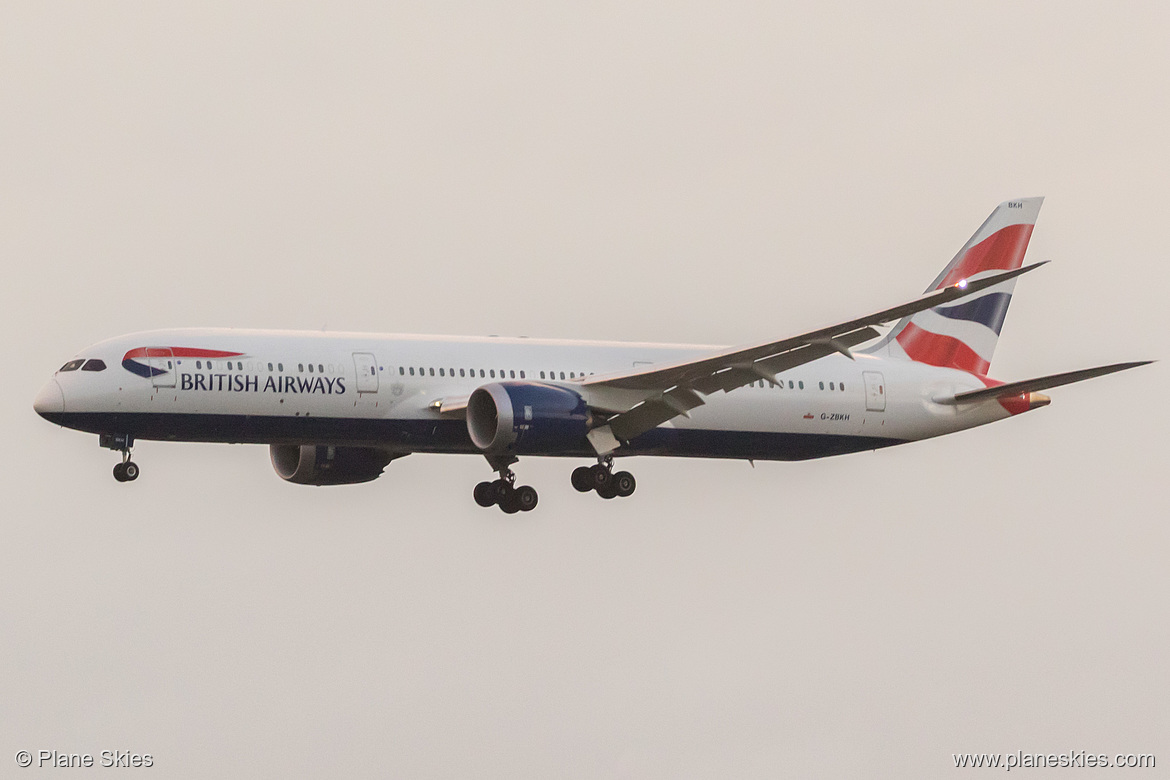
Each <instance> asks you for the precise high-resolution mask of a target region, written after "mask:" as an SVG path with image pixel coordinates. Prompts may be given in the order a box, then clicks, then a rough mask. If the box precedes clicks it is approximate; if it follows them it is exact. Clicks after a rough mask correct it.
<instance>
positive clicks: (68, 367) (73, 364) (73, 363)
mask: <svg viewBox="0 0 1170 780" xmlns="http://www.w3.org/2000/svg"><path fill="white" fill-rule="evenodd" d="M84 362H85V361H84V360H70V361H69V362H68V363H66V364H65V365H63V366H61V367H60V368H59V369H57V370H58V371H76V370H77V369H79V368H81V364H82V363H84Z"/></svg>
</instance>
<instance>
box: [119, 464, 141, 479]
mask: <svg viewBox="0 0 1170 780" xmlns="http://www.w3.org/2000/svg"><path fill="white" fill-rule="evenodd" d="M122 476H124V477H125V478H126V481H127V482H133V481H134V480H136V479H138V464H137V463H135V462H134V461H132V460H128V461H126V462H125V463H123V464H122Z"/></svg>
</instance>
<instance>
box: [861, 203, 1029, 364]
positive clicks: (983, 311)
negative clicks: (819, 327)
mask: <svg viewBox="0 0 1170 780" xmlns="http://www.w3.org/2000/svg"><path fill="white" fill-rule="evenodd" d="M1043 202H1044V198H1023V199H1020V200H1009V201H1005V202H1004V203H1001V204H999V207H998V208H996V210H995V211H993V212H991V216H989V217H988V218H987V220H986V221H985V222H984V223H983V225H982V226H980V228H979V229H978V230H976V231H975V235H973V236H971V238H970V239H969V240H968V241H967V243H966V244H964V245H963V248H962V249H960V250H959V253H958V254H957V255H955V258H954V259H953V260H951V262H950V264H949V265H947V267H946V268H944V269H943V272H942V273H941V274H939V276H938V278H937V279H935V280H934V282H932V283H931V285H930V286H929V287H927V288H926V292H931V291H933V290H938V289H940V288H942V287H946V286H948V285H952V284H957V283H959V282H961V281H962V280H964V279H980V278H982V277H984V276H987V275H988V274H990V273H993V272H995V271H1011V270H1014V269H1016V268H1019V267H1020V266H1021V265H1022V264H1023V262H1024V252H1026V251H1027V249H1028V240H1029V239H1030V238H1031V237H1032V228H1033V227H1034V226H1035V225H1036V216H1037V215H1038V214H1039V213H1040V206H1041V204H1043ZM1015 286H1016V280H1015V279H1011V280H1009V281H1006V282H1004V283H1003V284H997V285H995V286H993V287H988V288H987V289H986V290H983V291H981V292H979V293H977V294H975V295H972V296H971V297H969V298H963V299H961V300H959V301H957V302H955V303H951V304H947V305H946V306H937V307H935V308H933V309H928V310H927V311H923V312H919V313H918V314H914V315H912V316H910V317H905V318H903V319H902V320H901V321H899V322H898V324H897V325H895V326H894V329H893V330H891V331H890V333H889V334H888V335H887V336H886V337H885V338H884V339H882V341H881V342H879V343H878V344H877V345H875V346H874V347H873V348H872V351H877V350H879V349H881V348H883V347H887V346H888V347H889V350H890V354H892V355H898V356H904V357H906V358H908V359H910V360H915V361H918V362H919V363H929V364H930V365H932V366H946V367H949V368H958V369H961V370H963V371H970V372H972V373H975V374H984V375H986V374H987V371H988V369H990V368H991V358H992V356H993V355H994V354H995V345H996V342H997V341H998V340H999V332H1000V329H1001V328H1002V327H1003V321H1004V318H1005V317H1006V316H1007V309H1008V304H1010V303H1011V300H1012V291H1013V290H1014V289H1015Z"/></svg>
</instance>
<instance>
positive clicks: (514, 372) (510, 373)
mask: <svg viewBox="0 0 1170 780" xmlns="http://www.w3.org/2000/svg"><path fill="white" fill-rule="evenodd" d="M508 376H509V377H511V378H512V379H515V378H516V370H515V369H512V370H511V371H509V372H508Z"/></svg>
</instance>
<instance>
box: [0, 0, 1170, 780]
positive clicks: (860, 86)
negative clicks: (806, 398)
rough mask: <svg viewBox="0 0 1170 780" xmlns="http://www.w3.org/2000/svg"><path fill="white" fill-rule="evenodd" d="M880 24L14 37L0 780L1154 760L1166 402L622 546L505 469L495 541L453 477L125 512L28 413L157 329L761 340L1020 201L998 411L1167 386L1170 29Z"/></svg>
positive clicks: (745, 481) (678, 19)
mask: <svg viewBox="0 0 1170 780" xmlns="http://www.w3.org/2000/svg"><path fill="white" fill-rule="evenodd" d="M862 5H863V4H838V5H830V4H823V3H817V4H810V3H796V4H783V3H744V4H737V5H735V6H733V7H728V5H727V4H715V3H710V4H701V3H661V4H648V3H635V4H631V3H611V4H603V3H597V4H587V5H581V6H579V7H572V6H569V5H565V4H559V5H558V4H553V5H549V4H521V3H488V4H457V3H412V4H393V5H390V6H389V7H387V4H382V3H366V4H359V3H351V4H347V5H346V6H345V7H341V8H339V7H337V4H306V3H300V4H292V3H271V4H241V3H238V2H233V3H222V2H203V3H185V4H177V3H169V4H155V3H114V2H110V3H100V4H57V3H41V2H37V3H11V2H9V3H5V4H4V5H3V8H2V10H0V14H2V18H3V20H4V21H3V23H2V24H0V106H2V107H3V120H2V121H0V257H3V260H4V269H5V275H4V277H5V278H4V281H3V284H2V285H0V316H2V317H3V326H4V327H3V334H4V335H3V339H4V355H5V365H6V368H7V370H6V372H5V381H4V382H3V383H2V384H0V403H2V404H3V409H4V413H3V415H2V416H0V422H2V424H3V426H4V428H3V430H4V433H5V440H6V442H7V444H8V449H7V452H8V454H7V456H6V458H5V461H4V463H5V466H4V469H3V470H2V472H0V484H2V485H3V487H4V495H5V499H6V500H5V507H6V511H5V518H4V520H3V521H0V621H2V622H0V625H2V626H3V641H2V642H0V670H3V674H2V675H0V701H2V702H3V706H0V772H3V773H8V772H12V773H14V774H16V775H18V776H24V774H23V773H28V772H32V771H33V770H23V773H22V771H21V770H17V769H16V767H15V765H14V764H13V763H12V755H13V754H14V753H15V752H16V751H17V750H20V749H29V750H33V751H36V750H39V749H54V748H55V749H58V750H62V751H71V752H78V751H90V752H94V753H97V752H99V751H101V750H104V749H123V750H136V751H139V752H147V753H151V754H152V755H153V756H154V757H155V764H156V766H155V770H154V771H155V772H156V774H157V775H159V776H167V777H206V776H209V775H211V776H214V775H226V776H258V777H259V776H271V777H288V776H322V775H325V774H338V775H341V774H344V775H347V776H399V777H551V776H555V777H582V778H593V777H631V778H648V777H664V778H665V777H672V778H673V777H720V778H723V777H792V778H808V777H860V776H865V777H889V778H895V777H897V778H901V777H907V776H913V777H939V776H945V775H947V774H949V773H952V772H956V771H957V770H955V769H953V763H952V759H951V754H952V753H955V752H969V751H981V752H982V751H995V752H1008V751H1011V752H1014V751H1016V750H1017V749H1022V750H1025V751H1033V752H1058V751H1067V750H1070V749H1076V750H1080V749H1085V750H1088V751H1090V752H1105V753H1116V752H1126V753H1128V752H1146V753H1150V752H1152V753H1155V754H1157V756H1158V760H1159V767H1164V766H1167V765H1170V741H1168V740H1167V736H1166V735H1167V734H1170V708H1168V706H1167V703H1166V692H1167V690H1170V672H1168V667H1167V664H1166V660H1165V659H1166V658H1167V657H1168V656H1170V628H1168V623H1167V620H1166V615H1167V614H1168V608H1170V582H1168V579H1170V575H1168V574H1167V571H1166V561H1167V557H1168V553H1170V531H1168V530H1167V522H1166V520H1167V517H1170V506H1168V504H1170V501H1168V500H1167V497H1166V490H1165V475H1166V473H1167V466H1168V465H1170V463H1168V458H1167V455H1166V449H1165V444H1164V441H1163V439H1164V437H1165V434H1166V432H1167V430H1168V425H1167V422H1168V420H1167V416H1168V415H1167V404H1166V403H1165V401H1164V399H1163V394H1164V392H1165V388H1166V386H1167V382H1166V378H1167V376H1166V369H1165V367H1164V366H1165V364H1164V363H1159V364H1156V365H1154V366H1150V367H1146V368H1143V369H1139V370H1137V371H1134V372H1132V373H1127V374H1123V375H1120V376H1116V377H1107V378H1104V379H1099V380H1095V381H1093V382H1090V383H1087V384H1085V385H1079V386H1075V387H1068V388H1061V389H1058V390H1054V391H1052V393H1051V395H1052V397H1053V404H1052V406H1051V407H1049V408H1047V409H1044V410H1041V411H1038V412H1036V413H1034V414H1029V415H1026V416H1024V417H1022V418H1019V419H1014V420H1009V421H1006V422H1003V423H1000V424H997V425H994V426H990V427H986V428H983V429H976V430H973V431H968V432H965V433H961V434H957V435H954V436H950V437H945V438H943V439H939V440H935V441H929V442H922V443H918V444H913V445H909V446H906V447H900V448H895V449H892V450H886V451H883V452H879V453H876V454H875V453H864V454H859V455H853V456H847V457H842V458H834V459H827V460H823V461H818V462H812V463H800V464H775V463H771V464H769V463H763V464H757V467H756V468H755V469H754V470H753V469H752V468H750V467H749V466H748V465H747V464H743V463H721V462H705V461H682V460H635V461H631V462H630V464H629V467H630V468H631V469H632V470H633V471H634V472H635V473H636V474H637V476H638V480H639V491H638V493H637V495H636V496H635V497H633V498H632V499H629V500H628V501H621V502H602V501H599V500H597V499H596V497H595V496H582V495H579V494H577V493H575V492H573V490H572V488H571V487H570V485H569V481H568V474H569V469H570V467H571V465H573V464H571V463H570V462H568V461H566V462H557V461H538V460H525V461H522V462H521V464H520V466H519V473H520V474H521V476H522V477H523V479H524V481H525V482H527V483H529V484H532V485H534V486H535V487H537V488H538V489H540V491H541V505H540V508H539V510H538V511H537V512H535V513H532V514H527V515H517V516H514V517H506V516H503V515H501V514H500V513H499V512H495V511H484V510H481V509H479V508H478V507H476V506H475V505H474V503H473V502H472V500H471V488H472V486H473V484H474V483H475V482H476V481H478V480H479V479H482V478H484V477H485V476H486V475H487V474H488V468H487V466H486V464H485V463H484V462H483V460H482V459H479V458H470V457H438V456H412V457H409V458H406V459H404V460H402V461H398V462H395V463H394V464H392V465H391V466H390V468H389V469H388V471H387V473H386V475H385V476H384V477H383V478H382V479H380V480H378V481H376V482H374V483H372V484H370V485H362V486H354V487H349V488H320V489H317V488H304V487H300V486H295V485H288V484H285V483H283V482H281V481H280V480H279V479H278V478H277V477H276V476H275V475H274V474H273V473H272V471H271V468H270V466H269V464H268V455H267V451H266V450H265V449H264V448H261V447H229V446H212V445H176V444H159V443H152V442H142V443H140V444H139V445H138V447H137V448H136V459H137V460H138V461H139V462H140V463H141V465H142V468H143V475H142V478H141V479H140V480H139V481H138V482H136V483H134V484H132V485H121V484H118V483H115V482H114V480H113V479H112V478H111V476H110V467H111V466H112V465H113V461H114V458H113V456H112V455H111V453H108V452H106V451H103V450H100V449H99V448H98V447H97V443H96V441H95V440H94V437H92V436H85V435H83V434H80V433H76V432H73V431H65V430H61V429H57V428H53V427H51V426H49V425H48V424H46V423H44V422H43V421H41V420H39V419H38V418H37V417H36V416H35V414H34V413H33V411H32V408H31V404H32V398H33V396H34V394H35V393H36V390H37V389H38V388H39V387H40V385H41V384H42V383H43V382H44V381H45V379H46V378H47V377H48V376H49V374H50V373H51V372H52V371H53V370H54V369H55V368H56V367H57V366H58V365H59V364H60V363H62V362H64V360H65V359H67V358H68V357H69V356H70V355H72V354H73V353H74V352H76V351H78V350H80V349H81V348H82V347H84V346H85V345H87V344H89V343H91V342H94V341H97V340H99V339H102V338H106V337H109V336H113V335H117V334H120V333H124V332H127V331H132V330H139V329H148V328H156V327H167V326H172V325H208V326H239V327H288V328H322V327H326V328H328V329H337V330H342V329H345V330H371V331H399V332H438V333H458V334H463V333H467V334H486V333H501V334H531V335H541V336H555V337H579V338H607V339H608V338H612V339H622V338H628V339H637V340H671V341H685V342H704V343H729V344H731V343H740V342H749V341H758V340H761V339H763V338H767V337H773V336H781V335H784V334H786V333H793V332H798V331H799V330H803V329H806V328H808V327H812V326H816V325H820V324H824V323H827V322H830V321H833V320H835V319H839V318H843V317H848V316H852V315H856V314H861V313H864V312H868V311H871V310H873V309H875V308H877V307H879V306H882V305H886V304H893V303H897V302H900V301H902V300H905V299H907V298H908V297H911V296H914V295H916V294H917V293H919V292H920V291H921V290H922V289H923V288H924V287H925V285H926V284H927V283H928V282H929V281H930V280H931V279H933V278H934V276H935V275H936V274H937V273H938V271H939V269H941V268H942V267H943V265H944V264H945V263H946V262H947V261H948V260H949V259H950V258H951V256H952V255H953V253H954V252H955V251H956V250H957V249H958V247H959V246H960V245H961V244H962V243H963V241H964V240H965V239H966V238H967V237H968V236H969V235H970V234H971V233H972V232H973V231H974V230H975V228H976V227H978V225H979V224H980V222H981V221H982V220H983V218H984V217H985V216H986V215H987V214H988V213H989V212H990V211H991V209H992V208H993V207H994V206H995V205H996V204H997V203H999V202H1000V201H1002V200H1005V199H1007V198H1011V197H1016V196H1030V195H1045V196H1047V201H1046V203H1045V206H1044V210H1043V211H1042V212H1041V215H1040V219H1039V222H1038V225H1037V228H1036V233H1035V236H1034V238H1033V240H1032V244H1031V248H1030V251H1029V255H1028V258H1029V260H1032V261H1036V260H1052V261H1053V262H1052V264H1051V265H1050V266H1048V267H1047V268H1045V269H1044V270H1041V271H1039V272H1036V273H1034V274H1031V275H1029V276H1028V277H1027V278H1025V279H1023V280H1021V282H1020V283H1019V285H1018V286H1017V288H1016V291H1017V295H1016V296H1015V303H1014V305H1013V306H1012V310H1011V312H1010V313H1009V316H1008V319H1007V323H1006V325H1005V328H1004V331H1003V338H1002V339H1001V340H1000V343H999V348H998V350H997V353H996V360H995V363H994V364H993V367H992V373H993V375H995V376H997V377H1000V378H1003V379H1007V380H1011V379H1022V378H1027V377H1030V376H1035V375H1040V374H1044V373H1051V372H1056V371H1062V370H1069V369H1075V368H1081V367H1086V366H1090V365H1096V364H1099V363H1107V362H1114V361H1120V360H1130V359H1142V358H1164V357H1165V354H1164V349H1165V347H1164V345H1165V337H1166V333H1167V325H1168V317H1167V315H1166V311H1167V305H1166V303H1165V301H1164V291H1165V289H1167V282H1168V281H1170V278H1168V274H1167V270H1166V269H1167V263H1166V249H1165V245H1166V236H1165V233H1166V214H1167V209H1168V206H1170V197H1168V196H1167V181H1168V180H1170V164H1168V161H1170V155H1168V154H1167V151H1166V144H1167V139H1168V138H1170V105H1168V103H1167V96H1168V95H1170V62H1168V60H1167V55H1166V49H1165V41H1166V39H1167V34H1168V33H1170V11H1167V7H1166V6H1165V4H1158V3H1150V4H1121V5H1117V4H1112V5H1105V4H1102V5H1089V4H1075V3H1067V2H1061V3H980V4H978V5H973V4H969V3H964V4H941V3H935V2H931V3H921V4H897V5H891V6H887V7H885V8H883V9H881V10H872V11H871V10H865V9H864V8H863V7H862ZM1135 771H1136V770H1135ZM967 773H974V770H968V771H967ZM1137 773H1138V774H1141V775H1143V776H1144V775H1145V774H1151V776H1152V775H1153V774H1155V773H1142V772H1140V771H1138V772H1137ZM1059 774H1060V772H1059V770H1057V771H1053V772H1048V773H1045V772H1040V771H1034V772H1032V773H1030V774H1029V776H1041V777H1043V776H1048V775H1051V776H1057V775H1059Z"/></svg>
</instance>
